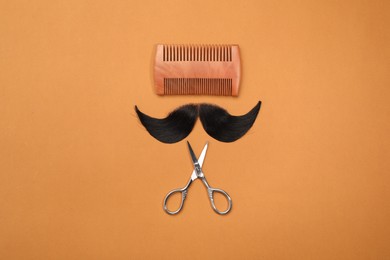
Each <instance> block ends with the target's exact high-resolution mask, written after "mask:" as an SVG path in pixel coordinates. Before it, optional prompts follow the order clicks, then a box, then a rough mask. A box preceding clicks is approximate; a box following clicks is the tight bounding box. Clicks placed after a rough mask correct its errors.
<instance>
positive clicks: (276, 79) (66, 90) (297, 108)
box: [0, 0, 390, 259]
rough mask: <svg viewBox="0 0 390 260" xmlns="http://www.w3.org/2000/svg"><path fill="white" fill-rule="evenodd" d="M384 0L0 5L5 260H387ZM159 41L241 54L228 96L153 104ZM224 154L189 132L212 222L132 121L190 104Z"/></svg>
mask: <svg viewBox="0 0 390 260" xmlns="http://www.w3.org/2000/svg"><path fill="white" fill-rule="evenodd" d="M389 8H390V6H389V1H309V0H308V1H258V0H251V1H241V0H240V1H238V0H234V1H233V0H229V1H209V0H207V1H206V0H201V1H193V0H190V1H178V0H168V1H151V0H142V1H141V0H140V1H101V0H99V1H96V0H94V1H92V0H91V1H84V0H83V1H79V0H77V1H75V0H72V1H57V0H55V1H6V0H4V1H1V2H0V258H1V259H179V258H181V257H182V258H183V259H222V258H224V259H390V249H389V240H390V228H389V224H390V223H389V220H390V208H389V205H390V204H389V195H390V194H389V193H390V192H389V188H390V187H389V181H390V177H389V174H390V173H389V171H390V163H389V161H390V160H389V158H390V152H389V144H390V143H389V142H390V141H389V132H390V120H389V119H390V105H389V98H390V91H389V86H390V76H389V75H390V74H389V68H390V67H389V64H390V61H389V57H390V56H389V55H390V50H389V46H390V41H389V39H390V38H389V37H390V34H389V28H390V24H389V16H388V13H389ZM156 43H237V44H239V45H240V47H241V52H242V68H243V78H242V84H241V91H240V95H239V97H238V98H233V97H207V96H205V97H202V96H179V97H169V96H165V97H159V96H156V95H155V94H154V90H153V87H152V86H153V78H152V64H153V52H154V46H155V44H156ZM258 100H262V101H263V106H262V109H261V111H260V115H259V117H258V119H257V121H256V123H255V125H254V126H253V128H252V129H251V130H250V132H249V133H248V134H247V135H246V136H244V138H242V139H240V140H238V141H237V142H234V143H231V144H226V143H220V142H218V141H216V140H214V139H212V138H210V137H209V136H208V135H207V134H206V133H205V132H204V130H203V129H202V127H201V124H200V123H199V122H198V123H197V124H196V126H195V128H194V130H193V132H192V133H191V134H190V135H189V137H188V138H187V140H189V141H190V142H191V143H192V145H193V147H194V150H195V152H196V153H197V154H199V152H200V150H201V149H202V147H203V145H204V143H205V142H206V141H207V140H208V141H210V146H209V150H208V155H207V157H206V160H205V164H204V168H203V169H204V171H205V174H206V176H207V177H208V180H209V182H210V184H211V185H213V186H215V187H220V188H222V189H225V190H226V191H227V192H228V193H229V194H230V195H231V197H232V199H233V210H232V212H231V213H230V214H229V215H227V216H219V215H217V214H215V213H214V212H213V211H212V209H211V207H210V205H209V202H208V199H207V194H206V190H205V189H204V187H203V185H202V183H201V182H195V183H194V184H193V185H192V187H191V189H190V192H189V195H188V199H187V201H186V205H185V208H184V210H183V212H182V213H181V214H180V215H177V216H174V217H172V216H168V215H167V214H166V213H165V212H164V211H163V210H162V200H163V198H164V196H165V194H166V193H167V192H168V191H169V190H170V189H172V188H176V187H180V186H182V185H184V184H185V183H186V181H187V179H188V178H189V176H190V173H191V171H192V165H191V163H190V158H189V156H188V152H187V148H186V144H185V142H184V141H181V142H179V143H176V144H173V145H167V144H162V143H160V142H158V141H156V140H155V139H153V138H152V137H150V136H149V134H148V133H147V132H146V131H145V130H144V128H143V127H142V125H141V124H140V123H139V122H138V119H137V117H136V115H135V112H134V109H133V107H134V105H138V106H139V107H140V109H141V110H142V111H144V112H145V113H147V114H149V115H152V116H155V117H164V116H166V114H167V113H168V112H170V111H171V110H172V109H174V108H176V107H178V106H179V105H183V104H186V103H189V102H196V103H198V102H209V103H214V104H217V105H219V106H222V107H225V108H226V109H227V110H228V111H229V112H230V113H231V114H234V115H240V114H243V113H246V112H248V111H249V110H250V109H251V108H252V107H253V106H254V105H255V104H256V102H257V101H258Z"/></svg>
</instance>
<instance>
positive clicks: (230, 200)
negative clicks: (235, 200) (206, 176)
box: [207, 186, 232, 215]
mask: <svg viewBox="0 0 390 260" xmlns="http://www.w3.org/2000/svg"><path fill="white" fill-rule="evenodd" d="M207 192H208V194H209V199H210V203H211V206H212V207H213V210H214V211H215V212H216V213H218V214H220V215H225V214H227V213H229V211H230V210H231V209H232V199H231V198H230V196H229V194H227V192H226V191H224V190H221V189H216V188H211V187H210V186H208V187H207ZM214 192H218V193H221V194H222V195H223V196H225V198H226V199H227V201H228V207H227V209H226V210H225V211H219V210H218V209H217V207H216V206H215V203H214Z"/></svg>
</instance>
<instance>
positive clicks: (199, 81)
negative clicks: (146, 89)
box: [154, 44, 241, 96]
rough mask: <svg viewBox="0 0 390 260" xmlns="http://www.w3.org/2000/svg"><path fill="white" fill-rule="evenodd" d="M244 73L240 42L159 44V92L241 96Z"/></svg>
mask: <svg viewBox="0 0 390 260" xmlns="http://www.w3.org/2000/svg"><path fill="white" fill-rule="evenodd" d="M240 74H241V68H240V50H239V47H238V45H226V44H225V45H178V44H172V45H161V44H160V45H157V51H156V59H155V66H154V81H155V87H156V93H157V94H158V95H219V96H237V95H238V89H239V84H240Z"/></svg>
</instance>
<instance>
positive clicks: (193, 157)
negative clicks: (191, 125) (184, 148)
mask: <svg viewBox="0 0 390 260" xmlns="http://www.w3.org/2000/svg"><path fill="white" fill-rule="evenodd" d="M187 145H188V150H190V155H191V160H192V163H193V164H199V162H198V159H196V155H195V153H194V150H192V147H191V145H190V143H189V142H188V141H187Z"/></svg>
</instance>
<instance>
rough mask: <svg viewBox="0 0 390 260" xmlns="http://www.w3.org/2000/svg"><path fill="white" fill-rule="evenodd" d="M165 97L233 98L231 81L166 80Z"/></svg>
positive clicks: (212, 79)
mask: <svg viewBox="0 0 390 260" xmlns="http://www.w3.org/2000/svg"><path fill="white" fill-rule="evenodd" d="M164 95H215V96H231V95H232V80H231V79H214V78H165V79H164Z"/></svg>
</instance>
